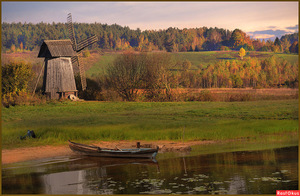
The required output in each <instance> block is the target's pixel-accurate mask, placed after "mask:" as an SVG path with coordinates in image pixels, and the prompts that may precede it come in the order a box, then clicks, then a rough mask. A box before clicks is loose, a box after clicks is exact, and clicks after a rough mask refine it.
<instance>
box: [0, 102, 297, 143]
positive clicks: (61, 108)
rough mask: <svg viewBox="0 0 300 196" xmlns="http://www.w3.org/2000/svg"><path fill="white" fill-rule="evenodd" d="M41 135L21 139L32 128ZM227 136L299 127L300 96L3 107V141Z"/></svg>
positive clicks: (285, 130) (288, 129)
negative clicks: (288, 97)
mask: <svg viewBox="0 0 300 196" xmlns="http://www.w3.org/2000/svg"><path fill="white" fill-rule="evenodd" d="M28 129H29V130H34V131H35V133H36V135H37V137H38V138H37V139H29V140H28V139H27V140H20V139H19V137H20V136H22V135H25V134H26V132H27V130H28ZM183 131H184V139H185V140H186V141H187V140H227V139H235V138H241V137H257V136H261V135H264V134H274V133H282V132H293V131H298V101H297V100H278V101H255V102H175V103H173V102H172V103H157V102H156V103H153V102H148V103H136V102H135V103H132V102H62V103H61V102H57V103H56V102H54V103H52V104H47V105H38V106H15V107H10V108H2V147H3V148H13V147H20V146H38V145H43V144H51V145H53V144H63V143H66V141H67V140H69V139H71V140H76V141H81V142H89V141H100V140H106V141H107V140H108V141H109V140H180V141H181V140H182V139H183Z"/></svg>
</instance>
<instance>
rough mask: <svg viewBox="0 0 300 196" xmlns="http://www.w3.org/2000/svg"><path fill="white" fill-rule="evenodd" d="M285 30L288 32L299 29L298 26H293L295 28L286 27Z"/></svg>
mask: <svg viewBox="0 0 300 196" xmlns="http://www.w3.org/2000/svg"><path fill="white" fill-rule="evenodd" d="M286 29H289V30H298V29H299V25H295V26H291V27H286Z"/></svg>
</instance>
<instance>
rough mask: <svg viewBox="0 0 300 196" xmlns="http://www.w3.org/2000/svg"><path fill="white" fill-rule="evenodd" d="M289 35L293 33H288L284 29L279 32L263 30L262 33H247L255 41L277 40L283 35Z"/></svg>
mask: <svg viewBox="0 0 300 196" xmlns="http://www.w3.org/2000/svg"><path fill="white" fill-rule="evenodd" d="M288 33H293V32H291V31H286V30H282V29H278V30H272V29H268V30H262V31H251V32H247V34H248V35H250V36H251V37H252V38H255V39H272V40H273V39H275V38H276V37H278V38H281V37H282V36H283V35H285V34H288Z"/></svg>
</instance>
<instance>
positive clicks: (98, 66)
mask: <svg viewBox="0 0 300 196" xmlns="http://www.w3.org/2000/svg"><path fill="white" fill-rule="evenodd" d="M115 58H116V54H113V53H112V54H106V55H103V56H101V58H100V61H97V62H96V63H95V64H94V65H93V66H92V67H91V68H90V69H89V70H87V71H86V75H87V76H88V77H91V78H93V77H97V76H99V75H103V74H105V70H106V69H107V66H110V65H111V64H112V63H113V61H114V59H115Z"/></svg>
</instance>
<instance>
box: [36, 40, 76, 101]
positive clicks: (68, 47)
mask: <svg viewBox="0 0 300 196" xmlns="http://www.w3.org/2000/svg"><path fill="white" fill-rule="evenodd" d="M75 55H76V52H75V51H74V50H73V48H72V42H71V40H44V42H43V44H42V45H41V48H40V52H39V54H38V57H41V58H45V69H44V80H43V91H44V93H45V95H47V96H48V97H49V98H50V99H61V98H67V97H68V96H69V95H71V94H73V95H75V96H77V93H78V91H77V89H76V84H75V78H74V72H73V67H72V62H71V57H73V56H75Z"/></svg>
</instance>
